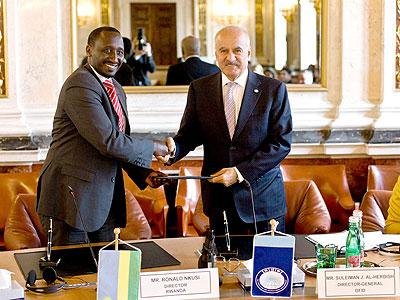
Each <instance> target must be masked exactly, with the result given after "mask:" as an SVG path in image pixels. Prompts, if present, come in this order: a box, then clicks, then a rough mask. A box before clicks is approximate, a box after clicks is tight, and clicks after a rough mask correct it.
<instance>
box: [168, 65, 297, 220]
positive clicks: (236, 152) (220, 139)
mask: <svg viewBox="0 0 400 300" xmlns="http://www.w3.org/2000/svg"><path fill="white" fill-rule="evenodd" d="M221 81H222V78H221V73H217V74H214V75H211V76H207V77H204V78H201V79H199V80H196V81H194V82H192V84H191V85H190V87H189V92H188V98H187V104H186V108H185V112H184V115H183V117H182V121H181V124H180V128H179V131H178V133H177V135H176V136H175V137H174V140H175V142H176V146H177V148H176V149H177V150H176V156H175V158H174V161H177V160H179V159H181V158H182V157H184V156H185V155H186V154H187V153H188V152H189V151H191V150H194V149H195V148H196V147H197V146H199V145H203V147H204V162H203V168H202V174H203V175H210V174H213V173H214V172H217V171H219V170H220V169H221V168H226V167H233V166H236V167H237V168H238V170H239V171H240V173H241V174H242V175H243V177H244V178H245V179H246V180H248V181H249V183H250V185H251V187H252V191H253V195H254V203H255V211H256V218H257V222H259V221H264V220H269V219H270V218H273V217H278V216H282V215H284V214H285V212H286V201H285V192H284V186H283V180H282V174H281V172H280V169H279V164H280V162H281V161H282V160H283V159H284V158H285V157H286V156H287V154H288V153H289V152H290V145H291V137H292V117H291V111H290V106H289V100H288V93H287V90H286V86H285V84H283V83H282V82H281V81H278V80H275V79H271V78H267V77H265V76H261V75H258V74H255V73H253V72H251V71H249V76H248V80H247V84H246V88H245V91H244V95H243V100H242V105H241V109H240V113H239V117H238V121H237V125H236V128H235V132H234V135H233V138H232V140H231V138H230V136H229V131H228V125H227V123H226V118H225V114H224V104H223V98H222V83H221ZM224 189H232V193H231V194H232V197H233V201H234V203H235V206H236V210H237V212H238V214H239V216H240V218H241V219H242V220H243V221H244V222H246V223H252V222H253V216H252V205H251V201H250V194H249V190H248V188H247V187H246V186H245V185H244V184H243V183H236V184H234V185H233V186H231V187H229V188H226V187H225V186H223V185H222V184H215V183H210V182H208V181H202V199H203V207H204V212H205V214H206V215H208V216H209V215H210V214H212V212H213V210H214V211H215V210H217V209H218V206H219V205H220V204H219V203H221V200H222V199H221V197H226V195H227V193H226V191H224Z"/></svg>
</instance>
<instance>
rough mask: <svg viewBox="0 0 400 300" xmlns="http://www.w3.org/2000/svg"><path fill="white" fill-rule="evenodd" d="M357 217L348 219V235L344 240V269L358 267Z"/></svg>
mask: <svg viewBox="0 0 400 300" xmlns="http://www.w3.org/2000/svg"><path fill="white" fill-rule="evenodd" d="M358 223H359V220H358V218H357V217H354V216H351V217H349V233H348V235H347V239H346V268H358V267H360V266H361V265H360V263H361V261H360V258H361V246H360V234H359V230H358Z"/></svg>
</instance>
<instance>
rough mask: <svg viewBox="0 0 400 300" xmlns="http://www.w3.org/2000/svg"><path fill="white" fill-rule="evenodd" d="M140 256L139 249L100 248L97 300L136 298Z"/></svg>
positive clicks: (134, 299) (135, 299)
mask: <svg viewBox="0 0 400 300" xmlns="http://www.w3.org/2000/svg"><path fill="white" fill-rule="evenodd" d="M136 249H137V248H136ZM141 256H142V254H141V251H140V250H139V249H137V250H100V253H99V271H98V278H97V300H137V299H138V297H139V296H138V295H139V282H140V264H141Z"/></svg>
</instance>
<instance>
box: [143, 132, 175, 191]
mask: <svg viewBox="0 0 400 300" xmlns="http://www.w3.org/2000/svg"><path fill="white" fill-rule="evenodd" d="M174 154H175V142H174V140H173V138H171V137H168V138H166V139H165V140H164V141H163V142H161V141H154V150H153V155H154V156H155V157H156V158H157V160H158V161H159V162H161V163H163V164H165V163H167V162H168V161H169V159H170V157H171V156H174ZM167 182H168V176H167V174H165V173H163V172H160V171H153V172H151V173H150V174H149V175H148V176H147V178H146V183H147V184H148V185H149V186H151V187H152V188H158V187H159V186H161V185H163V184H166V183H167Z"/></svg>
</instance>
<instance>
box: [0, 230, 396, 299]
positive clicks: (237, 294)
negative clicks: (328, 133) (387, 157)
mask: <svg viewBox="0 0 400 300" xmlns="http://www.w3.org/2000/svg"><path fill="white" fill-rule="evenodd" d="M153 241H154V242H155V243H156V244H157V245H159V246H160V247H162V248H163V249H164V250H166V251H167V252H168V253H170V254H171V255H172V256H174V257H175V258H176V259H178V260H179V261H180V264H179V265H175V266H168V267H159V268H150V269H145V270H142V271H144V272H147V271H168V270H177V269H195V268H197V262H198V253H196V252H197V251H196V250H198V249H201V248H202V245H203V242H204V238H203V237H185V238H167V239H154V240H153ZM39 250H40V251H43V250H44V248H37V249H25V250H18V251H3V252H0V269H7V270H9V271H12V272H14V275H13V279H15V280H16V281H17V282H18V283H19V284H20V285H21V286H25V278H24V276H23V274H22V272H21V271H20V269H19V267H18V264H17V262H16V260H15V256H14V254H15V253H25V252H31V251H39ZM308 260H310V259H308ZM368 260H369V261H373V262H375V263H378V264H380V265H381V266H399V265H400V263H399V261H400V256H387V255H382V254H380V253H378V252H368ZM306 261H307V259H303V260H300V261H298V264H299V265H300V264H303V263H304V262H306ZM65 279H66V281H67V282H68V283H80V282H82V280H84V281H87V282H95V281H96V280H97V277H96V274H87V275H79V276H75V277H70V278H65ZM315 285H316V278H315V277H312V276H308V275H306V280H305V286H304V287H299V288H294V289H293V298H296V299H299V300H300V299H316V298H317V295H316V291H315ZM220 298H221V299H232V300H234V299H252V297H251V295H250V292H249V291H245V290H243V289H242V288H241V286H240V285H239V283H238V280H237V279H236V277H234V276H228V277H224V279H223V284H222V285H221V286H220ZM25 299H28V300H30V299H74V300H90V299H96V288H95V286H89V287H80V288H76V289H68V290H61V291H58V292H57V293H54V294H45V295H44V294H35V293H32V292H28V291H26V292H25ZM369 299H374V298H369ZM376 299H378V298H376ZM379 299H382V298H379ZM385 299H398V300H400V297H391V298H385Z"/></svg>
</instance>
